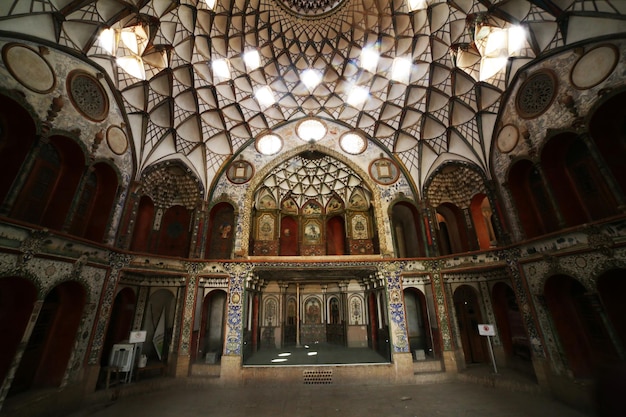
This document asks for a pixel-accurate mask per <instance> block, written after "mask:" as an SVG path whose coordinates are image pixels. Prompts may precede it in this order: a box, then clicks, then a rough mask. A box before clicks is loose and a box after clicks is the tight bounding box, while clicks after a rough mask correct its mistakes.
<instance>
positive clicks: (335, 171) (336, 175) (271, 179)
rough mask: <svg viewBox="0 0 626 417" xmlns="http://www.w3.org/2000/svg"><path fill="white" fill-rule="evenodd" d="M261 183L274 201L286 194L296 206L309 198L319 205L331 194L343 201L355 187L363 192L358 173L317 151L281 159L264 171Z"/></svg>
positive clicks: (324, 205) (350, 195) (326, 200)
mask: <svg viewBox="0 0 626 417" xmlns="http://www.w3.org/2000/svg"><path fill="white" fill-rule="evenodd" d="M261 185H262V187H263V190H264V191H266V192H267V193H268V194H269V195H271V196H272V198H273V200H274V201H276V202H282V201H283V200H284V198H285V197H287V196H288V197H289V198H291V199H292V200H293V201H294V203H295V204H296V205H297V207H303V206H304V204H305V203H307V202H308V201H310V200H315V201H317V202H318V203H320V204H321V205H322V207H326V206H327V204H328V202H329V201H330V200H331V199H333V198H337V199H338V200H339V201H342V202H347V201H349V200H350V198H351V197H352V196H353V195H354V192H355V190H359V191H360V193H361V194H362V195H363V196H365V195H366V194H365V190H366V189H365V188H362V187H364V183H363V180H362V179H361V177H360V176H359V174H357V173H356V172H354V171H353V170H352V169H351V168H350V167H348V166H347V165H346V164H344V163H343V162H341V161H339V160H338V159H336V158H333V157H331V156H328V155H324V154H321V153H317V152H307V153H303V154H300V155H296V156H295V157H294V158H291V159H289V160H286V161H283V162H282V163H280V164H279V165H278V166H276V167H275V168H274V169H272V171H270V172H269V173H268V175H267V176H266V177H265V178H264V179H263V181H262V183H261ZM366 200H369V199H366Z"/></svg>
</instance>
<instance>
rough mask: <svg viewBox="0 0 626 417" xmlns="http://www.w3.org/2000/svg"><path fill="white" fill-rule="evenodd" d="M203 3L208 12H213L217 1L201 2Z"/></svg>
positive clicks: (207, 0)
mask: <svg viewBox="0 0 626 417" xmlns="http://www.w3.org/2000/svg"><path fill="white" fill-rule="evenodd" d="M202 1H204V4H206V7H208V8H209V9H210V10H215V5H216V4H217V0H202Z"/></svg>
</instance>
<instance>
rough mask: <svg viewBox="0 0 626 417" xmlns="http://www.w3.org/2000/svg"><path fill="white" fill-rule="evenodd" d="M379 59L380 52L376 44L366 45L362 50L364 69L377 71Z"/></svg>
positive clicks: (362, 66)
mask: <svg viewBox="0 0 626 417" xmlns="http://www.w3.org/2000/svg"><path fill="white" fill-rule="evenodd" d="M379 59H380V54H379V53H378V50H377V48H376V47H375V46H366V47H365V48H363V49H362V50H361V58H360V61H361V68H363V69H364V70H366V71H369V72H372V73H375V72H376V68H377V67H378V60H379Z"/></svg>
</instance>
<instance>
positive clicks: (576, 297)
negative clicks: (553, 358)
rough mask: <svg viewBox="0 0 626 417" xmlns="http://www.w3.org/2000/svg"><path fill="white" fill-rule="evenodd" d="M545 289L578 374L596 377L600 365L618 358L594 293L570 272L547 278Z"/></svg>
mask: <svg viewBox="0 0 626 417" xmlns="http://www.w3.org/2000/svg"><path fill="white" fill-rule="evenodd" d="M544 291H545V299H546V305H547V307H548V310H549V312H550V315H551V317H552V321H553V323H554V326H555V328H556V331H557V334H558V336H559V339H560V341H561V347H562V348H563V351H564V353H565V357H566V358H567V362H568V365H569V368H570V369H571V370H572V372H573V373H574V376H575V377H579V378H589V377H593V376H594V375H595V373H596V371H597V370H598V369H599V367H600V366H603V365H605V364H608V363H612V362H614V361H616V360H617V355H616V352H615V348H614V346H613V343H612V342H611V339H610V337H609V335H608V332H607V330H606V327H605V326H604V323H603V322H602V319H601V317H600V313H599V306H598V301H597V298H596V297H595V296H594V295H592V294H589V293H588V292H587V290H586V289H585V287H584V286H583V285H582V284H581V283H580V282H579V281H577V280H576V279H574V278H572V277H570V276H567V275H554V276H551V277H550V278H548V279H547V280H546V283H545V287H544Z"/></svg>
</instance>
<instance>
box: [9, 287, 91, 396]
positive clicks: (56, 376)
mask: <svg viewBox="0 0 626 417" xmlns="http://www.w3.org/2000/svg"><path fill="white" fill-rule="evenodd" d="M85 302H86V294H85V289H84V288H83V286H82V285H81V284H79V283H78V282H75V281H67V282H64V283H62V284H59V285H57V286H56V287H54V288H53V289H52V290H51V291H50V292H49V293H48V295H47V296H46V298H45V300H44V302H43V305H42V307H41V310H40V312H39V316H38V317H37V322H36V323H35V326H34V328H33V331H32V333H31V335H30V338H29V340H28V344H27V346H26V349H25V350H24V355H23V356H22V360H21V362H20V365H19V367H18V369H17V372H16V373H15V379H14V380H13V384H12V385H11V391H10V393H11V394H14V393H17V392H21V391H25V390H28V389H31V388H49V387H58V386H60V385H61V382H62V380H63V376H64V375H65V371H66V369H67V365H68V362H69V359H70V356H71V354H72V349H73V347H74V343H75V340H76V332H77V331H78V326H79V325H80V320H81V317H82V313H83V309H84V307H85Z"/></svg>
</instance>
